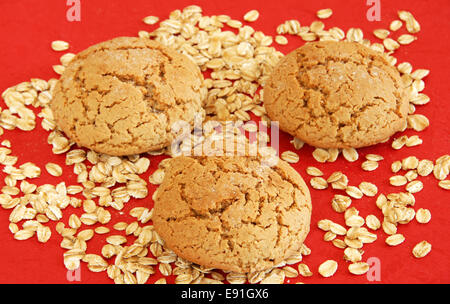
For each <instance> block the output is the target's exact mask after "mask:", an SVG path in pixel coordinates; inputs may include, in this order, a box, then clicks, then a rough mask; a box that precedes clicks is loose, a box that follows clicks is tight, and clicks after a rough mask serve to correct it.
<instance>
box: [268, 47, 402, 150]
mask: <svg viewBox="0 0 450 304" xmlns="http://www.w3.org/2000/svg"><path fill="white" fill-rule="evenodd" d="M264 106H265V108H266V110H267V114H268V115H269V117H270V118H271V119H272V120H273V121H279V124H280V129H281V130H283V131H285V132H288V133H289V134H291V135H293V136H295V137H297V138H299V139H301V140H302V141H304V142H306V143H308V144H310V145H312V146H315V147H321V148H349V147H354V148H358V147H364V146H369V145H373V144H376V143H379V142H383V141H384V140H386V139H388V138H389V137H390V136H391V135H392V134H394V133H395V132H397V131H400V130H402V129H403V128H404V127H405V126H406V117H407V113H408V100H407V97H406V93H405V90H404V86H403V84H402V81H401V78H400V74H399V72H398V71H397V70H396V69H395V68H394V67H393V66H391V65H390V64H389V63H388V62H387V60H386V59H385V57H384V55H382V54H381V53H378V52H376V51H373V50H371V49H369V48H367V47H365V46H363V45H361V44H359V43H355V42H342V41H341V42H334V41H327V42H325V41H323V42H313V43H307V44H305V45H304V46H302V47H300V48H298V49H296V50H295V51H293V52H292V53H290V54H288V55H287V56H285V57H284V58H283V59H282V60H281V61H280V62H279V63H278V65H277V66H276V68H275V69H274V71H273V72H272V74H271V76H270V78H269V79H268V81H267V83H266V85H265V88H264Z"/></svg>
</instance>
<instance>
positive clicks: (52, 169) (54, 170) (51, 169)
mask: <svg viewBox="0 0 450 304" xmlns="http://www.w3.org/2000/svg"><path fill="white" fill-rule="evenodd" d="M45 169H46V170H47V172H48V173H49V174H50V175H53V176H61V175H62V173H63V170H62V168H61V167H60V166H59V165H58V164H54V163H47V164H46V165H45Z"/></svg>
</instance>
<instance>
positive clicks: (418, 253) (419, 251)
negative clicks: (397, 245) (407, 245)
mask: <svg viewBox="0 0 450 304" xmlns="http://www.w3.org/2000/svg"><path fill="white" fill-rule="evenodd" d="M430 251H431V244H430V243H428V242H427V241H422V242H420V243H418V244H417V245H416V246H414V248H413V251H412V253H413V255H414V256H415V257H416V258H423V257H425V256H426V255H428V254H429V253H430Z"/></svg>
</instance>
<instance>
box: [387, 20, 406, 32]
mask: <svg viewBox="0 0 450 304" xmlns="http://www.w3.org/2000/svg"><path fill="white" fill-rule="evenodd" d="M402 25H403V23H402V22H401V21H400V20H394V21H392V22H391V24H390V25H389V29H390V30H391V31H393V32H395V31H398V30H399V29H400V28H401V27H402Z"/></svg>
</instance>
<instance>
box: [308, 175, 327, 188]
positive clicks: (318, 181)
mask: <svg viewBox="0 0 450 304" xmlns="http://www.w3.org/2000/svg"><path fill="white" fill-rule="evenodd" d="M309 182H310V184H311V187H313V188H314V189H317V190H323V189H326V188H328V183H327V181H326V180H325V179H324V178H323V177H313V178H311V180H310V181H309Z"/></svg>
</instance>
